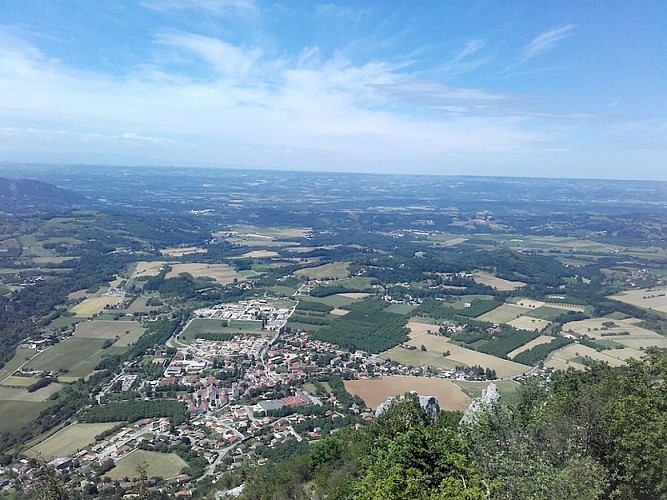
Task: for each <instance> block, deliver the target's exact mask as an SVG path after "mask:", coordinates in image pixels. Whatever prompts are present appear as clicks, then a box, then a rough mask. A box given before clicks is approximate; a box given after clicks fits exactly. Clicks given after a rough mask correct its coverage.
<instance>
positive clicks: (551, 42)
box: [521, 24, 577, 62]
mask: <svg viewBox="0 0 667 500" xmlns="http://www.w3.org/2000/svg"><path fill="white" fill-rule="evenodd" d="M576 27H577V25H576V24H566V25H565V26H561V27H560V28H555V29H552V30H549V31H546V32H544V33H542V34H541V35H539V36H537V37H535V38H534V39H533V40H531V42H530V43H529V44H528V45H527V46H526V47H525V48H524V50H523V57H522V59H521V61H522V62H525V61H527V60H529V59H532V58H533V57H535V56H537V55H539V54H541V53H543V52H546V51H547V50H549V49H551V48H553V47H554V46H555V45H556V44H557V43H558V42H560V41H561V40H564V39H566V38H569V37H570V36H572V35H573V33H574V30H575V28H576Z"/></svg>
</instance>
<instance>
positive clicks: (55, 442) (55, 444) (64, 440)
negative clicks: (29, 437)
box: [27, 422, 118, 460]
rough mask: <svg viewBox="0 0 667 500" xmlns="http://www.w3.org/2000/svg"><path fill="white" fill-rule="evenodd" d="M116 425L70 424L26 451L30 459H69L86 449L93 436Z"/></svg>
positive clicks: (116, 423)
mask: <svg viewBox="0 0 667 500" xmlns="http://www.w3.org/2000/svg"><path fill="white" fill-rule="evenodd" d="M116 425H118V422H105V423H101V424H78V423H77V424H71V425H68V426H67V427H65V428H64V429H61V430H59V431H58V432H56V433H55V434H53V435H51V436H49V437H48V438H46V439H45V440H44V441H42V442H41V443H38V444H36V445H34V446H32V447H31V448H30V449H28V451H27V454H28V455H29V456H31V457H36V456H41V457H42V458H44V459H45V460H53V459H54V458H57V457H69V456H72V455H74V454H75V453H77V452H78V451H80V450H82V449H84V448H87V447H88V446H90V445H91V444H93V443H94V442H95V436H97V435H98V434H101V433H103V432H104V431H106V430H109V429H111V428H113V427H115V426H116Z"/></svg>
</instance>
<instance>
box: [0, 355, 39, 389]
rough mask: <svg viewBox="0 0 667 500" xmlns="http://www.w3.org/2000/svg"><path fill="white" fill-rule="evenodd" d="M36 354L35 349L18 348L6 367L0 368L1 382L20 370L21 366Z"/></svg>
mask: <svg viewBox="0 0 667 500" xmlns="http://www.w3.org/2000/svg"><path fill="white" fill-rule="evenodd" d="M35 353H36V351H34V350H33V349H21V348H20V347H18V348H17V349H16V351H15V352H14V356H13V357H12V359H10V360H9V361H7V362H6V363H5V365H4V366H3V367H2V368H0V382H2V380H3V379H5V378H7V377H9V376H10V375H11V374H12V373H14V372H15V371H16V370H18V369H19V368H20V367H21V365H22V364H23V363H25V362H26V361H28V360H29V359H30V358H32V357H33V356H34V355H35Z"/></svg>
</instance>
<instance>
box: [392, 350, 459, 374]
mask: <svg viewBox="0 0 667 500" xmlns="http://www.w3.org/2000/svg"><path fill="white" fill-rule="evenodd" d="M381 357H382V358H384V359H391V360H392V361H396V362H397V363H400V364H402V365H407V366H426V365H428V366H432V367H434V368H436V369H439V370H453V369H454V368H456V367H457V366H460V365H463V364H464V363H461V362H456V361H454V360H452V359H449V358H447V357H445V356H443V355H442V354H440V353H437V352H428V351H427V352H424V351H422V350H420V349H419V348H417V349H414V350H410V349H405V348H404V347H394V348H393V349H390V350H389V351H387V352H385V353H384V354H382V356H381Z"/></svg>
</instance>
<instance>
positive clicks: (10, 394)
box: [0, 377, 63, 405]
mask: <svg viewBox="0 0 667 500" xmlns="http://www.w3.org/2000/svg"><path fill="white" fill-rule="evenodd" d="M12 378H13V379H18V378H21V379H25V380H27V381H28V382H29V383H28V384H27V385H28V386H30V385H32V384H34V383H35V382H37V379H34V378H26V377H12ZM62 388H63V386H62V385H60V384H57V383H55V382H54V383H51V384H49V385H47V386H46V387H42V388H41V389H39V390H37V391H35V392H28V391H27V390H25V389H15V388H13V387H0V405H1V404H4V402H5V401H21V402H23V403H41V402H43V401H46V400H47V399H49V398H50V397H51V396H52V395H53V394H55V393H56V392H58V391H59V390H60V389H62Z"/></svg>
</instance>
